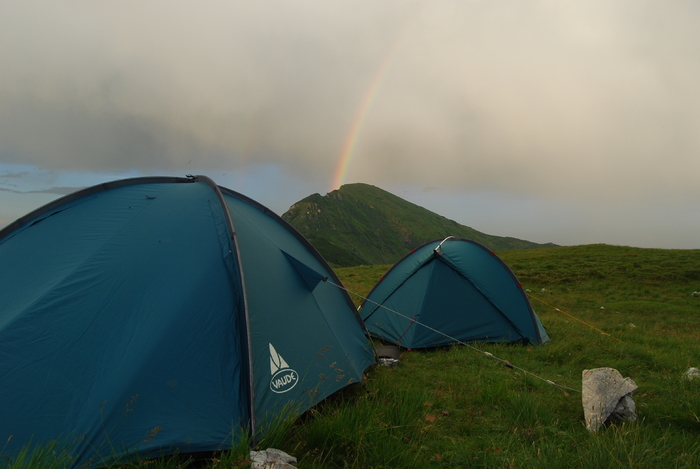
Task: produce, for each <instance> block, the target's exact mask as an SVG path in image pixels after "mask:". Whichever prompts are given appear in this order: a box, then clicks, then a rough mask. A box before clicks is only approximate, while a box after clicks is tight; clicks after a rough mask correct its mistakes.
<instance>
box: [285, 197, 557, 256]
mask: <svg viewBox="0 0 700 469" xmlns="http://www.w3.org/2000/svg"><path fill="white" fill-rule="evenodd" d="M282 218H284V219H285V220H286V221H287V222H289V223H290V224H291V225H292V226H294V227H295V228H296V229H297V230H298V231H299V232H300V233H302V234H303V235H304V236H305V237H306V238H307V239H308V240H309V241H310V242H311V244H313V245H314V247H316V249H318V251H319V252H320V253H321V254H322V255H323V257H324V258H325V259H326V260H327V261H328V262H329V263H330V264H331V265H334V266H354V265H374V264H388V263H394V262H396V261H398V260H399V259H400V258H401V257H403V256H404V254H406V253H407V252H409V251H410V250H411V249H413V248H415V247H417V246H419V245H421V244H423V243H424V242H427V241H431V240H433V239H438V238H444V237H447V236H455V237H461V238H468V239H473V240H475V241H478V242H480V243H482V244H484V245H486V246H488V247H489V248H490V249H494V250H505V249H530V248H535V247H542V246H543V245H538V244H535V243H531V242H529V241H524V240H520V239H516V238H508V237H499V236H491V235H487V234H484V233H481V232H479V231H477V230H474V229H473V228H470V227H467V226H464V225H460V224H458V223H457V222H455V221H452V220H449V219H447V218H445V217H443V216H440V215H438V214H436V213H433V212H431V211H429V210H427V209H425V208H423V207H420V206H418V205H415V204H412V203H410V202H407V201H406V200H403V199H401V198H400V197H397V196H395V195H393V194H391V193H389V192H386V191H384V190H382V189H379V188H377V187H374V186H371V185H368V184H346V185H343V186H342V187H341V188H340V189H339V190H335V191H333V192H330V193H329V194H327V195H326V196H321V195H319V194H314V195H311V196H309V197H307V198H305V199H303V200H301V201H300V202H297V203H296V204H294V205H293V206H292V207H291V208H290V209H289V211H287V212H286V213H285V214H283V215H282Z"/></svg>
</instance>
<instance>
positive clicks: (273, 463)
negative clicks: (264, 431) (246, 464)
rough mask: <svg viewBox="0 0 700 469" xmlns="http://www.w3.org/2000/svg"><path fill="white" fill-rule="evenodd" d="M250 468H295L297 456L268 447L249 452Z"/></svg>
mask: <svg viewBox="0 0 700 469" xmlns="http://www.w3.org/2000/svg"><path fill="white" fill-rule="evenodd" d="M250 461H251V465H250V467H251V469H295V468H296V465H297V458H295V457H294V456H290V455H288V454H287V453H285V452H284V451H280V450H278V449H274V448H268V449H266V450H263V451H251V452H250Z"/></svg>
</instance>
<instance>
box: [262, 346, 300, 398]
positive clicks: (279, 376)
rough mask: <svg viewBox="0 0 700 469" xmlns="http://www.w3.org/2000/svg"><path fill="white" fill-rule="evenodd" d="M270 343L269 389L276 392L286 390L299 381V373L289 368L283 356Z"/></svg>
mask: <svg viewBox="0 0 700 469" xmlns="http://www.w3.org/2000/svg"><path fill="white" fill-rule="evenodd" d="M269 345H270V374H271V375H272V378H271V379H270V390H271V391H272V392H275V393H277V394H282V393H283V392H287V391H289V390H290V389H292V388H293V387H294V386H296V385H297V383H298V382H299V374H298V373H297V372H296V371H294V370H293V369H291V368H289V365H287V362H285V361H284V358H282V356H281V355H280V354H279V353H277V350H275V347H273V346H272V344H269Z"/></svg>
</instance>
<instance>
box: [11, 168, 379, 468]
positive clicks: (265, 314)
mask: <svg viewBox="0 0 700 469" xmlns="http://www.w3.org/2000/svg"><path fill="white" fill-rule="evenodd" d="M0 265H2V269H0V441H3V442H6V441H8V439H9V442H8V443H7V444H6V445H5V446H4V448H3V453H4V455H9V456H10V457H11V456H12V455H13V453H16V452H17V451H18V449H19V448H21V447H22V446H23V445H27V444H29V443H30V441H31V442H32V444H42V443H47V442H49V441H52V440H59V441H61V442H65V443H67V444H69V446H70V451H71V453H72V458H73V459H72V465H73V466H74V467H78V466H80V467H83V466H99V465H105V464H108V463H110V462H111V461H113V460H114V459H115V458H117V459H119V458H123V457H126V456H128V455H130V454H133V453H138V454H139V456H140V457H151V456H156V455H161V454H170V453H174V452H179V453H189V452H200V451H210V450H217V449H227V448H229V447H230V445H231V443H232V442H236V441H237V439H238V438H240V436H241V434H242V432H244V431H245V432H248V433H249V434H253V435H262V434H264V431H265V423H266V422H270V421H271V420H273V419H274V418H275V417H277V416H279V415H280V413H281V412H283V411H289V410H291V411H293V412H296V413H300V412H303V411H304V410H307V409H308V408H310V407H311V406H313V405H314V404H316V403H318V402H319V401H320V400H322V399H324V398H325V397H327V396H329V395H330V394H331V393H333V392H335V391H337V390H339V389H341V388H342V387H344V386H346V385H348V384H350V383H355V382H358V381H360V380H361V378H362V373H363V371H364V370H365V369H366V368H367V367H368V366H369V365H370V364H372V363H373V362H374V355H373V352H372V348H371V345H370V344H369V342H368V340H367V338H366V335H365V330H364V328H363V325H362V322H361V319H360V318H359V315H358V314H357V312H356V310H355V308H354V306H353V304H352V301H351V300H350V298H349V297H348V295H347V293H346V292H345V291H343V290H341V289H339V288H337V287H335V286H333V285H332V284H331V282H326V281H325V280H326V279H328V278H330V279H332V281H333V282H334V283H337V284H339V283H340V282H339V281H338V279H337V277H336V276H335V274H334V273H333V271H332V270H331V269H330V267H329V266H328V265H327V264H326V262H325V261H324V260H323V258H322V257H321V256H320V255H319V254H318V252H317V251H316V250H315V249H314V248H313V247H312V246H311V245H310V244H309V243H308V242H307V241H306V240H305V239H304V238H303V237H302V236H301V235H300V234H299V233H298V232H297V231H296V230H294V229H293V228H292V227H291V226H289V225H288V224H287V223H286V222H284V221H283V220H282V219H281V218H280V217H278V216H277V215H275V214H274V213H272V212H271V211H269V210H268V209H266V208H265V207H263V206H262V205H260V204H258V203H257V202H255V201H253V200H251V199H249V198H247V197H245V196H243V195H241V194H238V193H236V192H234V191H231V190H228V189H225V188H222V187H219V186H217V185H216V184H214V183H213V182H212V181H211V180H210V179H209V178H206V177H203V176H197V177H187V178H136V179H125V180H121V181H114V182H111V183H106V184H102V185H99V186H94V187H91V188H87V189H84V190H82V191H79V192H76V193H74V194H71V195H69V196H66V197H63V198H61V199H58V200H57V201H55V202H53V203H51V204H49V205H46V206H44V207H42V208H40V209H38V210H36V211H35V212H33V213H31V214H29V215H27V216H25V217H23V218H21V219H19V220H17V221H16V222H15V223H13V224H12V225H10V226H8V227H6V228H5V229H3V230H2V231H0ZM10 437H12V438H11V439H10ZM3 444H4V443H3Z"/></svg>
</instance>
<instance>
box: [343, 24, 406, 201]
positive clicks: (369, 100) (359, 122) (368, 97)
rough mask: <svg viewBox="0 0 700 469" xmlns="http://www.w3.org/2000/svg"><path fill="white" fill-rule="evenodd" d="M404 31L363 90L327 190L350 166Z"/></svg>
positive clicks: (344, 174) (345, 174) (345, 173)
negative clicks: (365, 89) (363, 92)
mask: <svg viewBox="0 0 700 469" xmlns="http://www.w3.org/2000/svg"><path fill="white" fill-rule="evenodd" d="M404 33H405V28H404V31H402V33H401V34H399V35H398V37H397V38H396V40H395V41H394V44H393V45H392V47H391V48H390V49H389V53H388V54H387V56H386V58H385V59H384V61H383V62H382V63H381V64H380V65H379V69H378V70H377V73H376V74H375V75H374V79H372V81H371V82H370V85H369V87H368V88H367V91H365V94H364V96H363V97H362V101H361V102H360V108H359V110H358V111H357V115H356V116H355V120H354V121H353V123H352V126H351V127H350V132H349V133H348V136H347V138H346V139H345V143H344V144H343V149H342V151H341V152H340V159H339V161H338V167H337V168H336V170H335V171H334V172H333V180H332V181H331V187H330V190H329V192H330V191H332V190H334V189H338V188H339V187H340V186H341V185H342V184H343V181H344V180H345V176H347V173H348V168H349V167H350V162H351V161H352V158H353V156H354V155H355V147H356V146H357V140H358V138H359V136H360V134H361V133H362V129H363V127H364V125H365V123H366V122H367V116H368V115H369V111H370V110H371V109H372V105H373V104H374V101H375V98H376V97H377V92H378V91H379V88H381V85H382V82H383V81H384V78H385V77H386V73H387V70H389V66H390V65H391V62H392V61H393V60H394V56H395V55H396V51H397V50H398V46H399V43H400V42H401V40H402V38H403V36H404Z"/></svg>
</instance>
